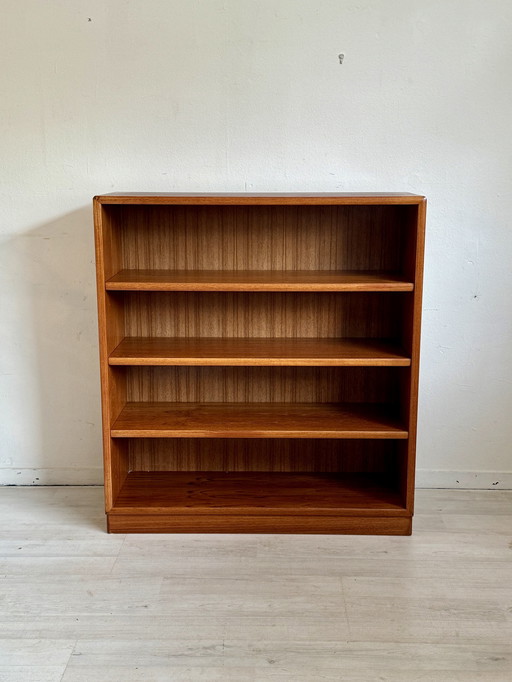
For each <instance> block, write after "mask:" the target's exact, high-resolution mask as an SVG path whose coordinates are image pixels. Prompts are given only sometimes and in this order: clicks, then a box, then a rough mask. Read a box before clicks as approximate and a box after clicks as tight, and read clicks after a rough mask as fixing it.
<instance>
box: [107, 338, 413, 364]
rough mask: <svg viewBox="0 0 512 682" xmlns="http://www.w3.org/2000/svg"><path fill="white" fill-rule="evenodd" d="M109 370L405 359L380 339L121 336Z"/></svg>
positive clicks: (404, 361) (110, 357)
mask: <svg viewBox="0 0 512 682" xmlns="http://www.w3.org/2000/svg"><path fill="white" fill-rule="evenodd" d="M109 363H110V364H111V365H220V366H226V365H244V366H247V365H273V366H275V365H285V366H313V367H314V366H340V367H344V366H393V367H407V366H409V365H410V364H411V363H410V359H409V358H408V357H407V356H406V355H404V353H403V352H402V351H401V350H400V348H398V347H397V346H396V344H392V343H389V342H388V341H385V340H380V339H363V338H359V339H324V338H322V339H300V338H299V339H297V338H291V339H275V338H270V339H265V338H261V339H260V338H256V339H254V338H208V337H203V338H202V337H198V338H195V337H188V338H183V337H182V338H168V337H126V338H124V339H123V340H122V341H121V343H120V344H119V345H118V346H117V348H115V349H114V350H113V351H112V353H111V354H110V356H109Z"/></svg>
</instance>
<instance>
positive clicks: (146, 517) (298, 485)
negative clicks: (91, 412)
mask: <svg viewBox="0 0 512 682" xmlns="http://www.w3.org/2000/svg"><path fill="white" fill-rule="evenodd" d="M94 218H95V233H96V257H97V284H98V310H99V333H100V358H101V388H102V405H103V437H104V465H105V498H106V512H107V520H108V530H109V531H110V532H237V533H239V532H251V533H254V532H256V533H258V532H270V533H372V534H377V533H379V534H396V535H406V534H409V533H410V532H411V522H412V513H413V497H414V465H415V441H416V411H417V394H418V366H419V346H420V313H421V289H422V271H423V244H424V226H425V199H424V197H422V196H416V195H412V194H280V195H274V194H258V195H254V194H253V195H248V194H238V195H224V194H222V195H221V194H216V195H195V194H180V195H174V194H122V195H120V194H114V195H109V194H107V195H103V196H97V197H95V199H94Z"/></svg>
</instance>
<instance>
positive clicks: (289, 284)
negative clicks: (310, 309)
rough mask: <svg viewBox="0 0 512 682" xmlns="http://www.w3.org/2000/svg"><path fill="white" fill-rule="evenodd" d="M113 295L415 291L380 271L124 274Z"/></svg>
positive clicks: (113, 281)
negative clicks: (204, 292) (168, 292)
mask: <svg viewBox="0 0 512 682" xmlns="http://www.w3.org/2000/svg"><path fill="white" fill-rule="evenodd" d="M105 286H106V288H107V290H109V291H319V292H322V291H412V290H413V288H414V285H413V283H412V282H410V281H408V280H407V279H406V278H405V277H404V276H403V275H400V274H394V273H392V272H383V271H380V270H346V271H342V270H162V269H155V270H141V269H131V270H120V271H119V272H117V273H116V274H115V275H114V276H112V277H111V278H110V279H108V280H107V281H106V284H105Z"/></svg>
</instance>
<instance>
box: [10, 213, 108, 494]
mask: <svg viewBox="0 0 512 682" xmlns="http://www.w3.org/2000/svg"><path fill="white" fill-rule="evenodd" d="M15 241H16V244H11V246H13V247H14V249H13V251H14V253H15V254H17V256H18V257H19V260H18V259H16V261H18V262H16V263H13V264H12V267H15V268H16V273H17V277H18V279H19V280H20V281H21V282H22V286H23V287H27V289H26V290H25V292H24V294H23V298H22V306H23V304H24V309H22V310H21V311H20V313H21V314H20V319H19V324H20V327H19V330H20V332H21V333H22V334H23V335H24V337H25V338H22V339H21V344H20V345H21V346H22V348H21V352H22V353H24V354H25V353H26V354H27V357H30V361H31V362H30V366H31V367H32V371H33V374H34V375H33V376H28V377H25V381H26V382H27V384H26V385H28V387H29V388H30V389H31V394H30V395H29V396H28V397H27V404H26V406H24V413H25V416H24V420H26V421H25V423H24V424H23V423H20V424H19V428H20V429H30V430H31V429H34V434H25V435H30V436H31V437H29V438H24V437H23V438H21V441H23V442H24V443H25V444H28V446H29V450H31V451H30V452H29V453H27V454H25V455H24V453H23V452H20V453H19V455H20V457H21V461H20V460H19V459H18V458H17V456H16V453H14V457H13V464H14V465H15V466H18V467H19V468H18V469H16V470H13V472H14V473H15V474H16V479H15V483H17V484H23V485H31V484H34V483H35V484H71V485H72V484H98V483H102V455H101V453H102V447H101V417H100V388H99V363H98V341H97V339H98V334H97V320H96V283H95V269H94V237H93V226H92V210H91V208H90V207H87V208H82V209H80V210H77V211H73V212H72V213H68V214H66V215H64V216H62V217H60V218H57V219H56V220H54V221H52V222H50V223H46V224H45V225H43V226H41V227H38V228H36V229H34V230H30V231H29V232H25V233H24V234H22V235H19V236H18V237H16V240H15ZM16 317H18V315H17V316H16ZM27 318H28V319H27ZM18 338H20V336H19V335H18ZM37 424H39V429H38V428H37ZM30 443H32V446H31V447H30ZM28 454H30V458H31V459H30V464H28V466H27V465H26V464H25V463H24V462H25V461H26V459H27V457H28ZM32 467H33V468H32Z"/></svg>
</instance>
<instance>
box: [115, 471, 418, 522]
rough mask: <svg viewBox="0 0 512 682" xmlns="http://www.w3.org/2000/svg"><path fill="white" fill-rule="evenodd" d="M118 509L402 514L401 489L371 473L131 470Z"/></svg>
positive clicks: (117, 504)
mask: <svg viewBox="0 0 512 682" xmlns="http://www.w3.org/2000/svg"><path fill="white" fill-rule="evenodd" d="M114 510H115V511H116V513H119V514H121V513H144V511H147V512H148V513H164V514H183V515H186V514H218V515H223V514H235V515H236V514H240V515H245V514H246V515H248V516H250V515H269V516H272V515H276V514H277V515H287V514H290V515H294V514H306V515H307V514H310V513H312V514H344V513H345V514H347V515H350V514H351V513H353V512H357V514H358V515H361V516H372V515H375V516H377V515H382V514H390V515H404V514H405V513H406V511H405V509H404V507H403V506H402V504H401V502H400V498H399V495H398V493H397V492H395V491H394V490H393V489H392V488H390V486H389V484H388V485H386V481H385V480H383V479H382V477H377V476H375V475H371V474H332V473H331V474H325V473H314V474H305V473H300V474H297V473H276V472H272V473H267V472H210V471H205V472H201V471H195V472H158V473H150V472H149V473H148V472H139V471H136V472H131V473H130V474H128V476H127V478H126V480H125V483H124V485H123V487H122V488H121V491H120V492H119V495H118V496H117V499H116V502H115V508H114Z"/></svg>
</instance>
